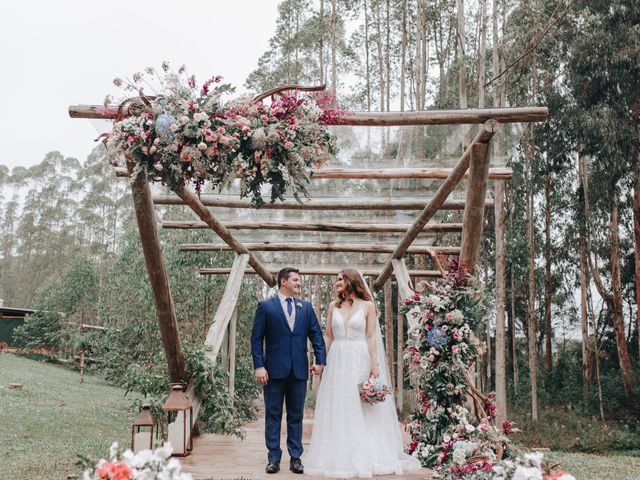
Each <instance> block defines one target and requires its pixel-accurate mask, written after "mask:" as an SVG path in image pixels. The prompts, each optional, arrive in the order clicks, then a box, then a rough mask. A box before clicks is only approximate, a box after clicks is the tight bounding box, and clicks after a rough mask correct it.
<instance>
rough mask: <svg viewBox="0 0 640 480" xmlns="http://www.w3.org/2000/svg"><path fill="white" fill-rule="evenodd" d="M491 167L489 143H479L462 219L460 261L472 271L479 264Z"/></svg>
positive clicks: (471, 166)
mask: <svg viewBox="0 0 640 480" xmlns="http://www.w3.org/2000/svg"><path fill="white" fill-rule="evenodd" d="M488 169H489V145H488V144H477V145H474V147H473V158H472V161H471V165H470V167H469V181H468V182H467V204H466V207H465V209H464V216H463V220H462V245H461V247H460V261H461V262H462V263H464V264H465V265H466V266H467V268H469V271H470V272H473V271H474V270H475V267H476V265H477V264H478V255H479V252H480V241H481V239H482V228H483V226H484V203H485V196H486V192H487V172H488Z"/></svg>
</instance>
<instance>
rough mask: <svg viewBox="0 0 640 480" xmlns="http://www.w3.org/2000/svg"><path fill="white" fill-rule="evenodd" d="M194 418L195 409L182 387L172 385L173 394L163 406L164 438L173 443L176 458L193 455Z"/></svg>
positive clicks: (177, 384)
mask: <svg viewBox="0 0 640 480" xmlns="http://www.w3.org/2000/svg"><path fill="white" fill-rule="evenodd" d="M192 418H193V407H192V406H191V402H189V399H188V398H187V397H186V395H185V394H184V393H183V392H182V385H180V384H179V383H173V384H171V393H170V394H169V397H168V398H167V400H166V402H164V405H162V438H163V439H164V440H165V441H169V442H171V446H172V447H173V455H174V456H176V457H186V456H187V455H189V454H190V453H191V449H192V444H191V422H192ZM165 426H166V427H167V429H166V433H165Z"/></svg>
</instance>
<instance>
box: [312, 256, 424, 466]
mask: <svg viewBox="0 0 640 480" xmlns="http://www.w3.org/2000/svg"><path fill="white" fill-rule="evenodd" d="M336 290H337V292H338V300H336V301H334V302H331V304H330V305H329V312H328V316H327V331H326V335H325V338H326V340H328V341H327V349H328V352H329V353H328V357H327V366H326V367H325V369H324V374H323V377H322V384H321V386H320V389H319V392H318V396H317V398H316V409H315V415H314V417H315V418H314V421H313V431H312V433H311V442H310V444H309V449H308V453H307V454H306V455H305V469H304V473H305V474H308V475H315V476H326V477H341V478H349V477H360V478H370V477H372V476H373V475H385V474H398V475H399V474H402V473H403V471H407V470H416V469H419V468H420V462H419V461H418V459H416V458H414V457H412V456H410V455H407V454H405V453H404V451H403V446H402V436H401V433H400V426H399V424H398V417H397V415H396V408H395V403H394V401H393V397H392V395H388V396H387V397H386V399H385V400H384V401H383V402H380V403H376V404H373V405H371V404H368V403H364V402H363V401H362V400H361V399H360V395H359V393H358V385H359V384H361V383H363V382H364V381H366V380H367V379H368V378H370V377H371V376H374V377H378V378H379V379H380V381H381V382H382V383H383V384H385V385H388V386H391V383H390V376H389V369H388V367H387V363H386V357H385V354H384V346H383V344H382V335H381V333H380V325H379V322H378V312H377V309H376V306H375V303H374V300H373V296H372V295H371V292H370V291H369V289H368V287H367V285H366V283H365V282H364V279H363V278H362V275H361V274H360V272H358V271H357V270H355V269H353V268H345V269H344V270H342V271H341V272H340V273H339V274H338V280H337V282H336Z"/></svg>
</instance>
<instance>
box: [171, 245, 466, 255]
mask: <svg viewBox="0 0 640 480" xmlns="http://www.w3.org/2000/svg"><path fill="white" fill-rule="evenodd" d="M244 246H245V247H247V249H249V250H251V251H253V252H356V253H393V251H394V250H395V245H379V244H369V243H351V244H349V243H271V242H264V243H245V244H244ZM180 250H181V251H183V252H224V251H229V250H232V248H231V247H230V246H229V245H227V244H226V243H185V244H182V245H180ZM406 253H413V254H431V253H435V254H438V253H442V254H444V255H459V254H460V247H451V246H448V247H444V246H443V247H440V246H432V245H420V246H418V245H412V246H411V247H409V248H408V249H407V252H406Z"/></svg>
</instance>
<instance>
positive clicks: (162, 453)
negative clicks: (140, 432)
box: [155, 442, 173, 460]
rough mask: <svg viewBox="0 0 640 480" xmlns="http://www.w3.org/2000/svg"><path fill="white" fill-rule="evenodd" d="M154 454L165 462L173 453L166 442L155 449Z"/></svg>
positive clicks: (171, 447)
mask: <svg viewBox="0 0 640 480" xmlns="http://www.w3.org/2000/svg"><path fill="white" fill-rule="evenodd" d="M155 453H156V455H158V457H160V458H161V459H162V460H166V459H167V458H169V457H170V456H171V454H172V453H173V446H172V445H171V442H167V443H165V444H164V445H163V446H162V447H160V448H158V449H156V451H155Z"/></svg>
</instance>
